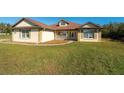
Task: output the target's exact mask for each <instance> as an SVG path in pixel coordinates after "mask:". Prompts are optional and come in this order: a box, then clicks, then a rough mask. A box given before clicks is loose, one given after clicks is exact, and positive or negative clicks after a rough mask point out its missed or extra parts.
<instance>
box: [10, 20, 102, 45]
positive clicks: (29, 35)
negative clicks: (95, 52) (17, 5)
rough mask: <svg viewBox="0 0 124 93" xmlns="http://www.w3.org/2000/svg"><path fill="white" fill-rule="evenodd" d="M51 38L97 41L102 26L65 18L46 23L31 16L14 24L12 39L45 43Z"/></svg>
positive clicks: (99, 38) (99, 37)
mask: <svg viewBox="0 0 124 93" xmlns="http://www.w3.org/2000/svg"><path fill="white" fill-rule="evenodd" d="M51 40H75V41H91V42H92V41H93V42H97V41H100V40H101V27H100V26H99V25H96V24H94V23H91V22H87V23H85V24H82V25H81V24H77V23H74V22H68V21H65V20H60V21H59V22H57V23H56V24H53V25H46V24H43V23H41V22H37V21H35V20H32V19H29V18H22V19H21V20H20V21H18V22H17V23H16V24H14V25H13V31H12V41H15V42H28V43H43V42H47V41H51Z"/></svg>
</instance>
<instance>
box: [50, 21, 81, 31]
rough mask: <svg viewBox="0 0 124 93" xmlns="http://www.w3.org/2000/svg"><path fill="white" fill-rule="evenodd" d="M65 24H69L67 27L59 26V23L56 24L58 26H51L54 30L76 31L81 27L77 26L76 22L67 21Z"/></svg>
mask: <svg viewBox="0 0 124 93" xmlns="http://www.w3.org/2000/svg"><path fill="white" fill-rule="evenodd" d="M60 21H61V20H60ZM64 21H65V20H64ZM65 22H66V23H67V24H68V25H67V26H59V25H58V23H56V24H53V25H51V26H50V27H51V28H52V29H53V30H75V29H77V28H79V26H80V24H77V23H74V22H67V21H65Z"/></svg>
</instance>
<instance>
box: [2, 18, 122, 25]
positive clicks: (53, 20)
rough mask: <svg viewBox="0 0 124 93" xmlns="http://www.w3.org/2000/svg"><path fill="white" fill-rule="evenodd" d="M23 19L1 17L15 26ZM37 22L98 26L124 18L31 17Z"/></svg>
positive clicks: (3, 20)
mask: <svg viewBox="0 0 124 93" xmlns="http://www.w3.org/2000/svg"><path fill="white" fill-rule="evenodd" d="M21 18H22V17H0V22H2V23H10V24H12V25H13V24H15V23H16V22H17V21H19V20H20V19H21ZM29 18H31V19H34V20H36V21H39V22H42V23H44V24H47V25H51V24H55V23H57V22H58V21H59V20H61V19H64V20H66V21H71V22H75V23H79V24H84V23H86V22H93V23H96V24H100V25H103V24H108V23H110V22H124V17H29Z"/></svg>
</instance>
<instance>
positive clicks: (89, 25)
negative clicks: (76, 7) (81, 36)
mask: <svg viewBox="0 0 124 93" xmlns="http://www.w3.org/2000/svg"><path fill="white" fill-rule="evenodd" d="M82 27H83V28H94V27H96V26H94V25H92V24H86V25H83V26H82Z"/></svg>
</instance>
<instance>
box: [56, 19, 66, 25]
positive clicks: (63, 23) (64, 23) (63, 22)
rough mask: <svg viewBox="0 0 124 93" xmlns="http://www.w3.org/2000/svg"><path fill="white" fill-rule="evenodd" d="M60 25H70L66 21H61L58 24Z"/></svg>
mask: <svg viewBox="0 0 124 93" xmlns="http://www.w3.org/2000/svg"><path fill="white" fill-rule="evenodd" d="M58 25H59V26H68V23H67V22H66V21H65V20H60V21H59V22H58Z"/></svg>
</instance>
